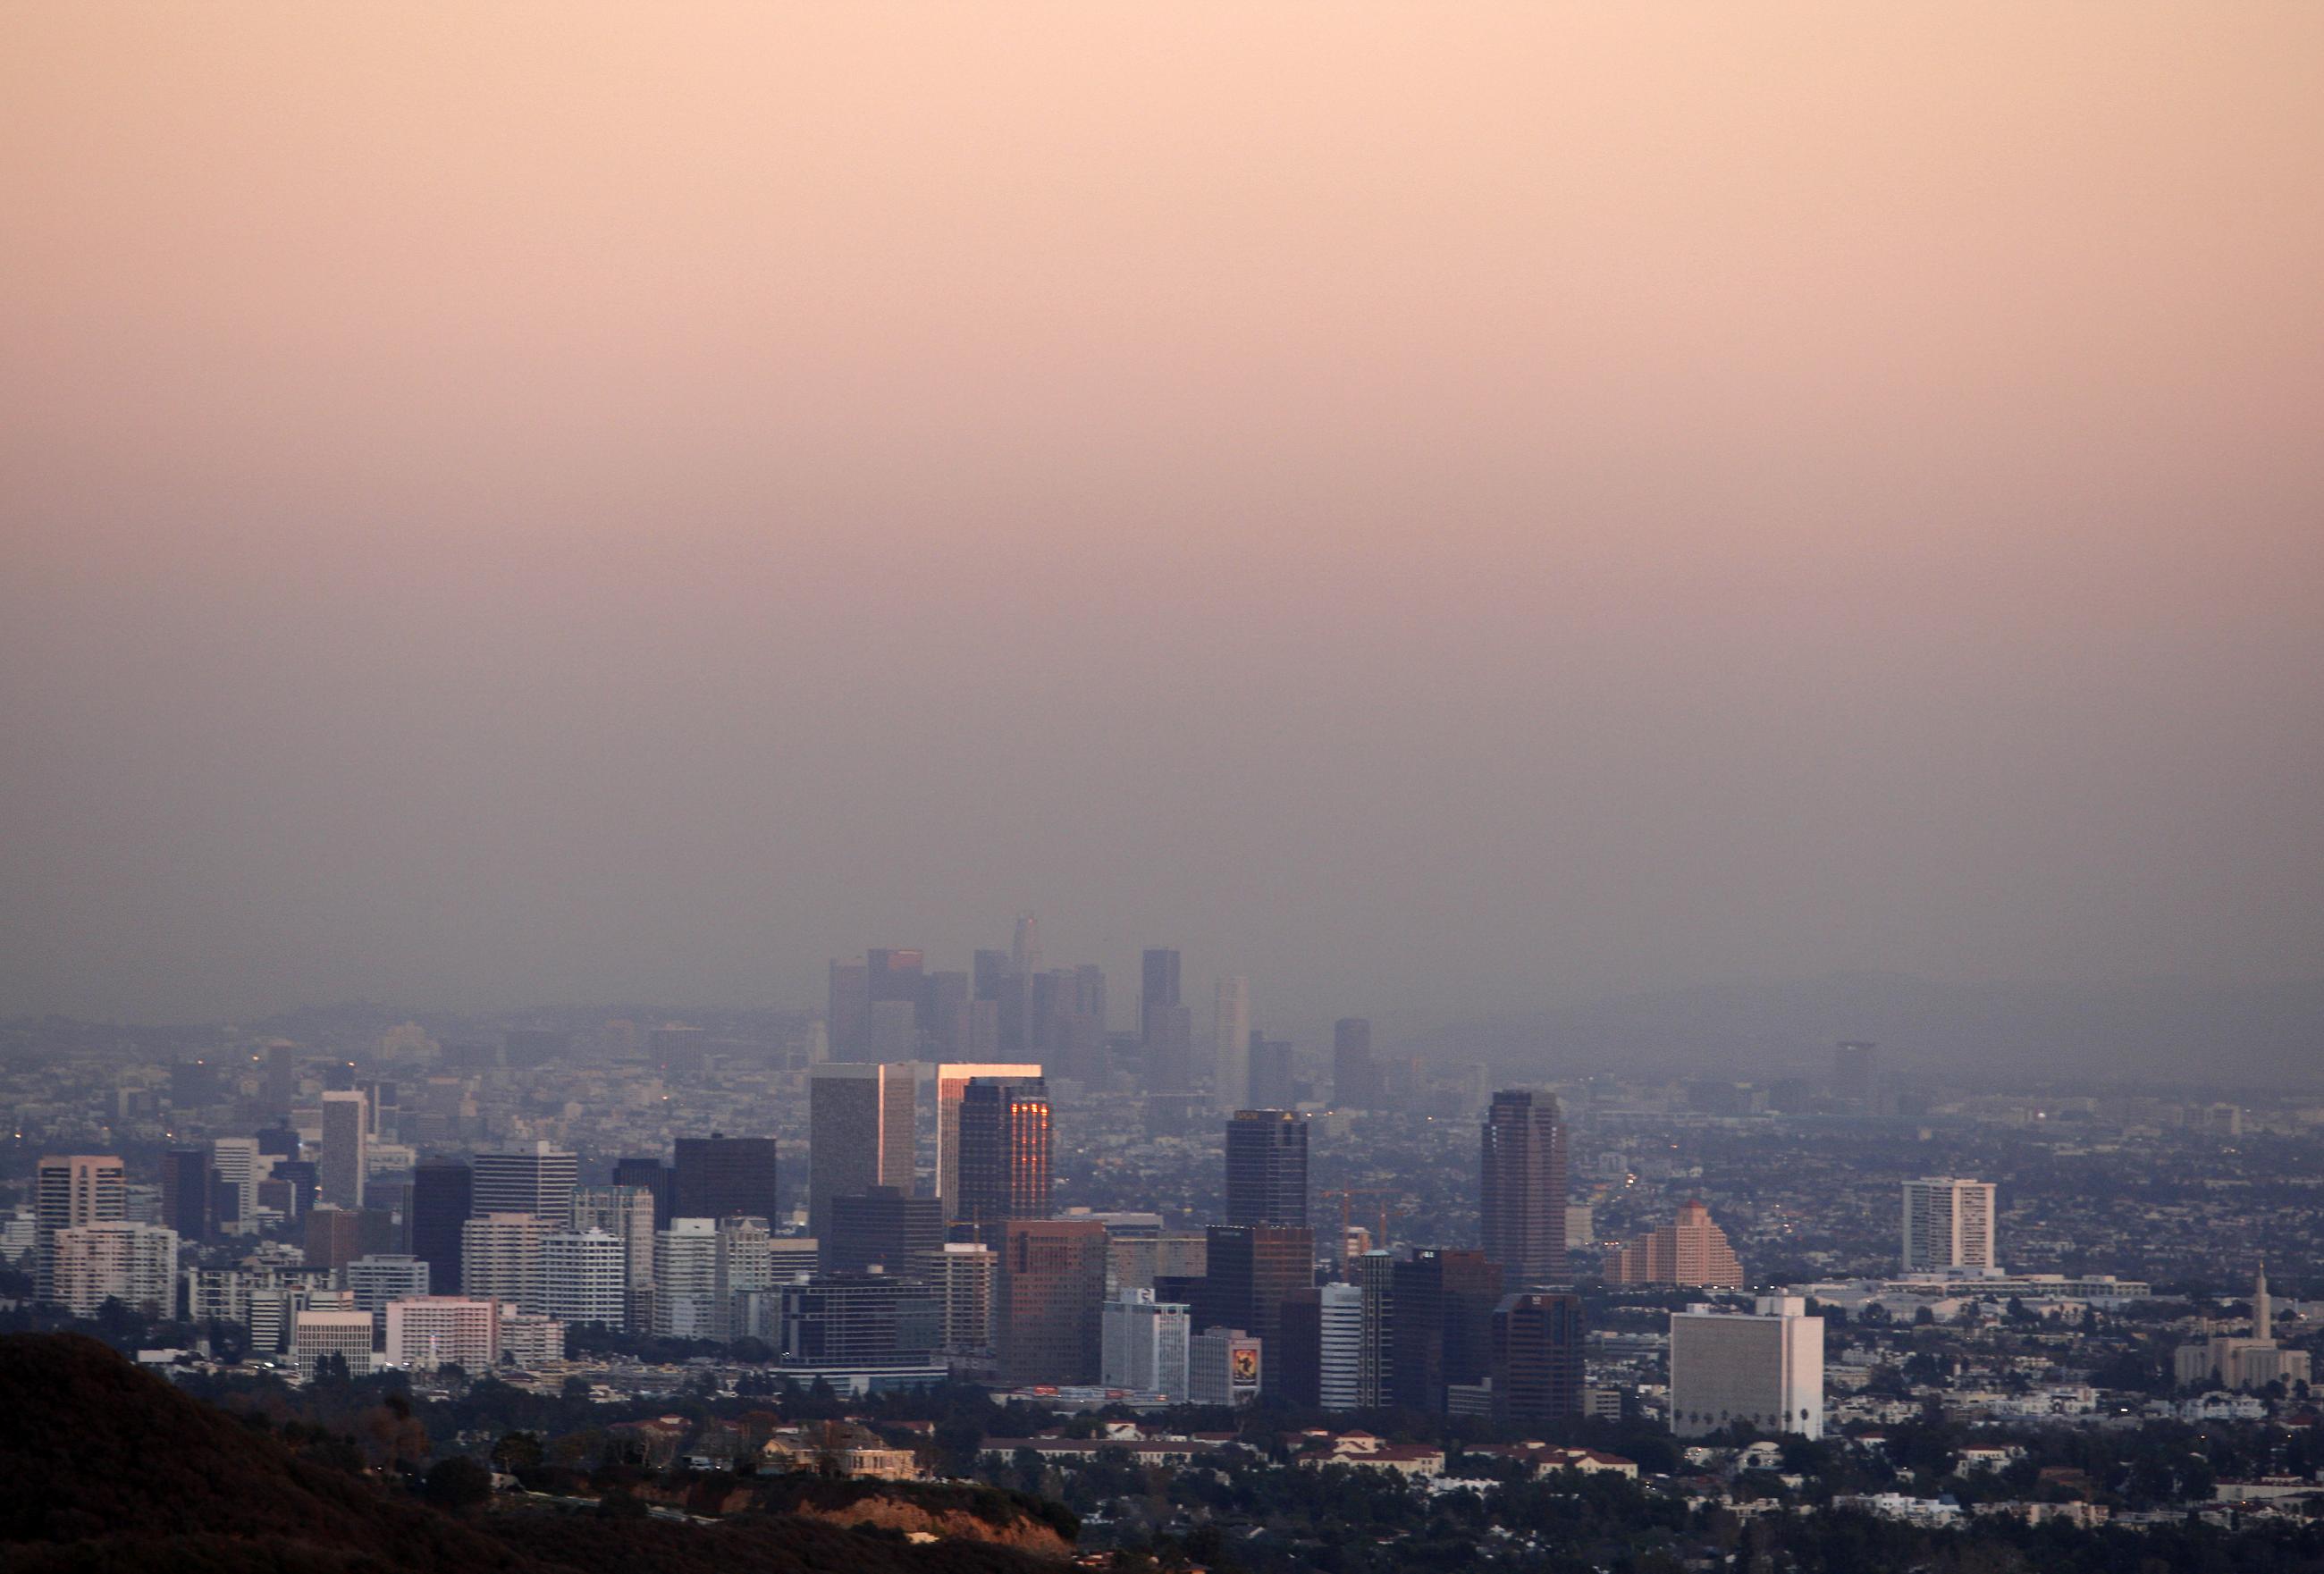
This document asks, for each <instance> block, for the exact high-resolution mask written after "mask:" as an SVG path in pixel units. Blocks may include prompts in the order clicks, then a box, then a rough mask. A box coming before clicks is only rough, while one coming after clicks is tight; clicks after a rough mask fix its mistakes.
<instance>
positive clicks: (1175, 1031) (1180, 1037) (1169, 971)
mask: <svg viewBox="0 0 2324 1574" xmlns="http://www.w3.org/2000/svg"><path fill="white" fill-rule="evenodd" d="M1139 1048H1141V1054H1143V1058H1146V1091H1148V1092H1187V1091H1190V1088H1192V1086H1194V1067H1192V1065H1190V1060H1192V1054H1194V1021H1192V1016H1187V1011H1185V1002H1181V999H1178V953H1176V951H1174V949H1169V946H1150V949H1148V951H1146V955H1141V958H1139Z"/></svg>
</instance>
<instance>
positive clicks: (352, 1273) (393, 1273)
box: [347, 1254, 429, 1312]
mask: <svg viewBox="0 0 2324 1574" xmlns="http://www.w3.org/2000/svg"><path fill="white" fill-rule="evenodd" d="M347 1288H348V1289H349V1290H351V1291H353V1292H354V1293H355V1305H356V1306H357V1307H358V1308H359V1309H361V1310H362V1311H364V1312H382V1311H384V1310H386V1307H387V1303H388V1302H391V1301H403V1300H408V1299H409V1298H410V1297H411V1296H414V1295H425V1294H427V1293H429V1286H428V1264H427V1261H426V1259H425V1258H421V1257H413V1256H401V1255H394V1256H390V1255H387V1254H378V1255H374V1256H363V1257H357V1258H355V1261H353V1262H351V1263H349V1264H348V1265H347Z"/></svg>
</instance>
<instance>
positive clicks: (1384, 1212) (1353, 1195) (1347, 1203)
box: [1315, 1186, 1404, 1251]
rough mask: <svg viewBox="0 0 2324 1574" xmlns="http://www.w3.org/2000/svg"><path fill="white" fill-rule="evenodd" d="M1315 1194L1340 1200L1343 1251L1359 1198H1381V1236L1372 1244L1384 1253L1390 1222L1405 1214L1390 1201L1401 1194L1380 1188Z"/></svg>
mask: <svg viewBox="0 0 2324 1574" xmlns="http://www.w3.org/2000/svg"><path fill="white" fill-rule="evenodd" d="M1315 1194H1316V1195H1317V1196H1319V1197H1337V1198H1338V1199H1339V1200H1340V1245H1341V1247H1342V1250H1344V1249H1345V1248H1346V1246H1347V1240H1348V1226H1349V1224H1350V1223H1351V1221H1352V1209H1353V1207H1354V1203H1355V1200H1356V1199H1357V1198H1359V1197H1377V1198H1379V1200H1380V1204H1379V1236H1378V1237H1376V1238H1374V1239H1373V1241H1372V1244H1373V1245H1374V1246H1375V1247H1379V1249H1380V1250H1382V1251H1386V1250H1387V1249H1388V1220H1389V1219H1390V1218H1392V1217H1401V1216H1402V1214H1403V1212H1404V1210H1403V1209H1401V1208H1397V1207H1396V1206H1394V1205H1393V1204H1391V1203H1390V1202H1389V1201H1388V1199H1389V1198H1391V1197H1395V1196H1397V1195H1400V1193H1398V1192H1392V1191H1388V1190H1387V1189H1385V1188H1383V1187H1378V1186H1355V1187H1337V1186H1335V1187H1333V1188H1331V1189H1329V1190H1327V1191H1323V1192H1317V1193H1315Z"/></svg>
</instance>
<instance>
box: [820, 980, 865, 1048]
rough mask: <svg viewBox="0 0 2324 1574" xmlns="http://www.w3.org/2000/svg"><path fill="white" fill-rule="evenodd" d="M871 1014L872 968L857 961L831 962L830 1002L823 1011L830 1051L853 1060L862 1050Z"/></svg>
mask: <svg viewBox="0 0 2324 1574" xmlns="http://www.w3.org/2000/svg"><path fill="white" fill-rule="evenodd" d="M870 1023H871V969H870V968H867V967H865V966H864V965H863V964H862V962H833V963H832V964H831V1004H830V1007H829V1008H828V1009H827V1010H826V1011H825V1013H824V1026H825V1030H826V1032H827V1034H828V1036H829V1038H830V1044H831V1053H832V1054H833V1056H834V1057H835V1058H837V1059H840V1060H853V1059H854V1058H855V1056H856V1055H857V1054H861V1053H862V1049H863V1036H864V1033H865V1030H866V1029H867V1028H868V1027H869V1026H870Z"/></svg>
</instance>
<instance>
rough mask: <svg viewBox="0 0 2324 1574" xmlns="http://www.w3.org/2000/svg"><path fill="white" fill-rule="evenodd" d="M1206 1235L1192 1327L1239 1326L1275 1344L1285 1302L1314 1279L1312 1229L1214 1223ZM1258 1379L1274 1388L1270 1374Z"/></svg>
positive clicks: (1281, 1328) (1270, 1346)
mask: <svg viewBox="0 0 2324 1574" xmlns="http://www.w3.org/2000/svg"><path fill="white" fill-rule="evenodd" d="M1204 1235H1205V1237H1206V1242H1205V1255H1206V1266H1205V1267H1204V1269H1203V1291H1202V1293H1201V1294H1200V1295H1198V1296H1197V1297H1196V1298H1195V1302H1194V1330H1195V1331H1196V1332H1200V1331H1201V1330H1203V1329H1206V1328H1239V1329H1241V1330H1243V1331H1244V1332H1245V1333H1255V1334H1257V1335H1258V1336H1259V1338H1260V1339H1264V1340H1266V1341H1267V1343H1266V1348H1268V1349H1273V1348H1275V1347H1276V1341H1277V1339H1280V1338H1281V1337H1282V1334H1283V1303H1284V1302H1285V1301H1286V1300H1288V1299H1289V1298H1290V1297H1291V1296H1292V1295H1293V1294H1294V1293H1296V1292H1298V1291H1301V1290H1305V1289H1307V1288H1309V1287H1311V1286H1312V1285H1313V1284H1314V1283H1315V1232H1314V1230H1312V1229H1305V1228H1302V1227H1298V1226H1293V1225H1279V1224H1213V1225H1212V1226H1210V1227H1209V1228H1208V1229H1206V1230H1205V1231H1204ZM1261 1382H1262V1384H1263V1385H1265V1386H1266V1387H1267V1391H1268V1393H1270V1394H1271V1393H1273V1392H1275V1388H1274V1385H1273V1382H1272V1380H1271V1379H1268V1378H1266V1377H1264V1376H1262V1378H1261Z"/></svg>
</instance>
